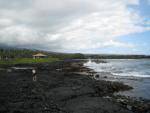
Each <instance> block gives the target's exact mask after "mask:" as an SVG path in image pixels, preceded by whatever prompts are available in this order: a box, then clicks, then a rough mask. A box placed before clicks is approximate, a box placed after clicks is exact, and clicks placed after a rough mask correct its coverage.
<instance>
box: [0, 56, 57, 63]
mask: <svg viewBox="0 0 150 113" xmlns="http://www.w3.org/2000/svg"><path fill="white" fill-rule="evenodd" d="M54 61H59V59H58V58H52V57H50V58H39V59H33V58H15V59H8V60H0V64H32V63H46V62H54Z"/></svg>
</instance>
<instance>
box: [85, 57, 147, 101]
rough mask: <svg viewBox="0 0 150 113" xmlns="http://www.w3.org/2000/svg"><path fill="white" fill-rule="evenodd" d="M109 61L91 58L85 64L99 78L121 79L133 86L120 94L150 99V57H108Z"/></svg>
mask: <svg viewBox="0 0 150 113" xmlns="http://www.w3.org/2000/svg"><path fill="white" fill-rule="evenodd" d="M106 61H107V63H95V62H92V61H91V60H89V61H88V62H87V63H85V64H84V65H85V66H86V67H88V68H91V69H93V70H94V71H96V72H97V74H99V79H104V80H108V81H119V82H123V83H125V84H128V85H130V86H132V87H133V88H134V89H133V90H130V91H124V92H119V93H118V94H121V95H126V96H132V97H136V98H139V97H142V98H145V99H150V59H108V60H106Z"/></svg>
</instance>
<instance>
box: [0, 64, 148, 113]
mask: <svg viewBox="0 0 150 113" xmlns="http://www.w3.org/2000/svg"><path fill="white" fill-rule="evenodd" d="M84 62H85V61H61V62H55V63H44V64H31V65H21V64H20V65H5V66H4V65H3V66H0V67H1V68H10V67H13V66H17V67H35V68H36V69H37V76H38V80H37V82H33V81H32V75H31V70H30V69H29V70H12V72H10V70H7V72H5V71H3V72H1V73H0V105H1V106H0V113H150V110H149V108H150V104H149V102H147V101H144V102H138V101H134V100H132V99H130V98H129V97H121V96H120V97H119V96H114V95H113V93H114V92H118V91H124V90H129V89H131V87H130V86H127V85H124V84H122V83H118V82H108V81H104V80H99V81H96V80H94V79H92V78H91V76H92V73H94V72H92V70H90V69H87V68H85V67H83V63H84Z"/></svg>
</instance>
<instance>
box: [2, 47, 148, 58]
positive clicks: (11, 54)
mask: <svg viewBox="0 0 150 113" xmlns="http://www.w3.org/2000/svg"><path fill="white" fill-rule="evenodd" d="M36 53H43V54H46V55H47V56H48V57H54V58H59V59H89V58H91V59H139V58H150V56H146V55H112V54H81V53H57V52H48V51H42V50H33V49H18V48H9V47H7V48H2V47H0V57H1V58H4V59H5V58H6V57H7V58H32V55H33V54H36Z"/></svg>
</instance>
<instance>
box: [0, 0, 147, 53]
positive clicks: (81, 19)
mask: <svg viewBox="0 0 150 113" xmlns="http://www.w3.org/2000/svg"><path fill="white" fill-rule="evenodd" d="M0 44H1V45H6V46H11V47H19V48H33V49H43V50H48V51H57V52H81V53H114V54H116V53H117V54H118V53H120V54H150V47H149V44H150V0H0Z"/></svg>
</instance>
